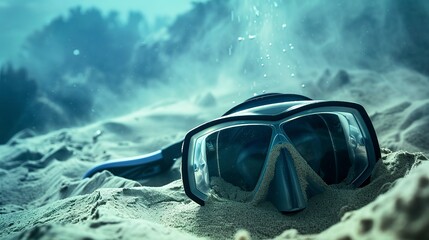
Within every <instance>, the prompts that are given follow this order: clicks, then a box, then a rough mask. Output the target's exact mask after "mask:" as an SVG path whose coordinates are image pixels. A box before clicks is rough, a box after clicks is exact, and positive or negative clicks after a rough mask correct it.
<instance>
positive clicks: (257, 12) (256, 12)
mask: <svg viewBox="0 0 429 240" xmlns="http://www.w3.org/2000/svg"><path fill="white" fill-rule="evenodd" d="M253 12H254V13H255V15H256V16H258V17H259V10H258V9H257V8H256V6H253Z"/></svg>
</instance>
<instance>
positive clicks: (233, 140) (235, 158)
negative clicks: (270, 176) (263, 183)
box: [191, 125, 272, 195]
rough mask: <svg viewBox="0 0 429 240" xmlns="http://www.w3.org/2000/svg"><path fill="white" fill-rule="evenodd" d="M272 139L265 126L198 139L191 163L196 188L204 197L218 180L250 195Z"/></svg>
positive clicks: (237, 128) (230, 129) (227, 130)
mask: <svg viewBox="0 0 429 240" xmlns="http://www.w3.org/2000/svg"><path fill="white" fill-rule="evenodd" d="M271 135H272V128H271V127H270V126H267V125H239V126H234V127H227V128H223V129H220V130H216V131H213V132H209V133H207V134H204V135H202V136H199V137H198V138H197V139H196V140H195V145H194V151H193V152H194V153H193V158H192V160H191V164H193V170H194V177H195V183H196V188H197V189H198V190H199V191H200V192H202V193H204V194H206V195H207V194H208V192H209V190H210V189H212V188H213V187H214V186H213V185H214V184H215V183H216V184H217V183H219V180H221V181H224V182H225V183H226V184H227V185H232V186H234V187H238V188H239V189H240V190H242V191H252V190H253V189H254V188H255V186H256V184H257V182H258V180H259V177H260V174H261V171H262V168H263V166H264V162H265V159H266V158H267V155H268V149H269V146H270V142H271Z"/></svg>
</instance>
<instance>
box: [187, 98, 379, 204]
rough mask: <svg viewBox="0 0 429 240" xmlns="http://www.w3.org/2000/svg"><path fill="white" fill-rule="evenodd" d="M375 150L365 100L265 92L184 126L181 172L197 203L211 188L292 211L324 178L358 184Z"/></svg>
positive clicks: (323, 183)
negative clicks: (186, 128) (211, 118)
mask: <svg viewBox="0 0 429 240" xmlns="http://www.w3.org/2000/svg"><path fill="white" fill-rule="evenodd" d="M379 158H380V150H379V146H378V141H377V138H376V135H375V131H374V128H373V126H372V124H371V122H370V120H369V117H368V115H367V114H366V112H365V110H364V109H363V107H362V106H360V105H358V104H355V103H349V102H336V101H314V100H310V99H308V98H306V97H303V96H298V95H285V94H268V95H263V96H259V97H256V98H252V99H249V100H248V101H246V102H244V103H242V104H240V105H238V106H236V107H235V108H233V109H231V110H230V111H229V112H227V113H226V114H225V115H224V116H223V117H221V118H218V119H216V120H214V121H211V122H208V123H205V124H203V125H201V126H199V127H196V128H194V129H192V130H191V131H190V132H188V134H187V135H186V137H185V140H184V143H183V155H182V179H183V183H184V187H185V191H186V194H187V195H188V196H189V197H190V198H191V199H192V200H194V201H195V202H197V203H199V204H201V205H204V203H205V202H206V201H207V200H208V199H209V197H211V196H216V197H221V198H224V199H230V200H234V201H240V202H251V203H254V204H257V203H259V202H261V201H265V200H268V201H270V202H272V203H273V204H274V206H275V207H276V208H277V209H278V210H279V211H281V212H294V211H298V210H302V209H304V208H305V207H306V205H307V199H308V198H310V197H312V196H314V195H316V194H318V193H321V192H323V191H324V189H325V188H326V187H327V185H333V184H335V185H337V184H341V185H345V186H349V187H359V186H361V185H362V184H363V183H364V182H365V181H366V180H367V179H368V178H369V176H370V174H371V171H372V169H373V167H374V165H375V162H376V161H377V160H378V159H379Z"/></svg>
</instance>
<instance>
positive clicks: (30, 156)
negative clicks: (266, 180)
mask: <svg viewBox="0 0 429 240" xmlns="http://www.w3.org/2000/svg"><path fill="white" fill-rule="evenodd" d="M347 74H349V75H350V76H351V77H352V78H353V79H354V81H351V82H350V84H349V85H347V86H344V87H342V88H338V89H337V90H335V91H334V90H333V91H334V92H333V93H332V94H333V95H329V96H325V95H324V93H322V92H319V93H317V88H316V86H315V87H314V88H313V89H311V86H310V85H309V87H307V88H306V89H304V90H303V91H304V93H310V92H312V94H313V95H317V94H319V96H320V98H324V99H333V98H336V99H337V100H339V99H341V100H353V101H356V102H359V103H361V104H363V105H364V106H365V107H366V108H367V109H368V112H369V114H370V115H371V118H372V120H373V122H374V126H375V128H376V131H377V133H378V137H379V140H380V145H381V147H382V148H383V150H382V159H380V161H379V162H378V163H377V165H376V167H375V169H374V171H373V172H372V175H371V183H370V184H369V185H367V186H365V187H363V188H360V189H355V190H351V189H336V188H333V187H329V186H328V187H327V188H326V191H325V192H323V193H322V194H319V195H316V196H314V197H312V198H310V199H308V207H307V208H306V209H305V210H303V211H301V212H298V213H294V214H286V215H285V214H281V213H279V212H278V211H277V209H276V208H275V207H274V206H273V205H272V204H271V203H269V202H261V203H259V204H252V203H240V202H233V201H225V200H223V199H211V200H210V201H209V202H208V203H207V204H206V206H204V207H201V206H199V205H198V204H196V203H194V202H193V201H191V200H190V199H189V198H188V197H187V196H186V195H185V193H184V190H183V186H182V182H181V180H180V166H179V163H180V160H179V161H177V163H176V164H175V166H174V167H173V169H172V171H170V172H168V173H166V174H163V175H160V176H157V177H155V178H152V179H149V180H147V181H144V182H135V181H131V180H127V179H124V178H120V177H117V176H113V175H112V174H110V173H109V172H102V173H98V174H96V175H95V176H93V177H92V178H90V179H82V175H83V174H84V173H85V171H86V170H87V169H88V168H90V167H91V166H94V165H95V164H96V163H100V162H104V161H107V160H109V159H115V158H121V157H128V156H134V155H139V154H144V153H148V152H151V151H154V150H157V149H158V148H160V147H162V146H164V145H168V144H170V143H172V142H174V141H176V140H179V139H180V138H181V137H183V136H184V134H185V132H186V130H188V129H190V128H192V127H194V126H196V125H197V124H199V123H202V122H204V121H206V120H210V118H212V117H214V116H212V115H213V114H212V115H210V114H207V111H204V110H206V109H205V108H206V106H201V105H199V103H198V102H199V100H198V99H194V100H183V101H178V102H177V101H165V102H160V103H158V104H157V105H154V106H150V107H146V108H143V109H141V110H140V111H137V112H134V113H131V114H129V115H126V116H123V117H120V118H115V119H107V120H105V121H101V122H96V123H94V124H91V125H88V126H84V127H80V128H70V129H61V130H58V131H53V132H50V133H48V134H44V135H39V136H36V135H34V133H32V132H31V131H24V132H21V133H20V134H17V135H16V136H15V137H14V138H13V139H11V140H10V141H9V142H8V143H7V144H5V145H1V146H0V190H1V194H0V230H1V231H0V239H234V238H235V239H250V238H251V239H343V240H345V239H429V230H428V229H429V174H428V172H429V161H428V158H427V157H426V156H427V155H428V153H429V138H428V137H427V132H428V130H429V125H428V123H429V118H428V116H429V115H428V112H429V94H426V95H424V92H425V91H427V90H425V89H428V88H425V87H426V86H427V85H428V84H427V82H428V79H425V81H420V80H419V81H415V82H413V84H411V83H410V82H407V81H406V79H407V76H413V75H412V73H410V72H409V71H404V72H401V74H399V75H398V72H396V73H395V74H396V75H395V74H393V73H388V74H387V75H385V77H386V76H396V77H394V78H392V79H391V80H390V81H375V80H374V81H371V77H372V78H373V79H375V78H376V77H377V76H375V75H374V73H368V72H359V71H356V72H348V73H347ZM389 74H391V75H389ZM374 76H375V77H374ZM415 76H416V78H415V79H420V78H422V77H421V75H418V74H415ZM368 79H370V80H368ZM395 84H396V85H395ZM393 86H395V87H393ZM416 89H419V90H420V89H423V90H421V91H416ZM364 90H365V91H364ZM412 91H416V92H419V94H411V93H412ZM398 92H402V93H403V94H402V95H395V94H396V93H398ZM421 92H423V93H421ZM326 95H327V94H326ZM369 95H370V96H371V97H369ZM185 106H186V108H185ZM213 108H214V109H213V111H211V113H216V114H217V113H218V112H221V109H222V106H220V105H215V106H214V107H213ZM183 109H187V110H186V111H184V110H183ZM201 112H204V113H205V114H200V113H201ZM172 117H174V119H175V120H174V121H171V119H172Z"/></svg>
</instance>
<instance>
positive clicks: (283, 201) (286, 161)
mask: <svg viewBox="0 0 429 240" xmlns="http://www.w3.org/2000/svg"><path fill="white" fill-rule="evenodd" d="M276 152H277V153H276ZM272 157H276V158H277V159H270V160H275V161H276V164H275V170H274V176H273V179H272V181H271V184H270V187H269V190H268V195H267V199H268V200H269V201H271V202H272V203H273V204H274V206H276V207H277V209H278V210H279V211H281V212H294V211H299V210H302V209H304V208H305V207H306V206H307V199H306V197H305V196H304V195H303V191H302V188H301V184H300V181H299V177H298V173H297V170H296V168H295V164H294V161H293V159H292V156H291V154H290V153H289V151H288V150H287V149H286V148H285V147H283V146H282V145H277V146H276V147H274V149H273V155H272Z"/></svg>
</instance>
